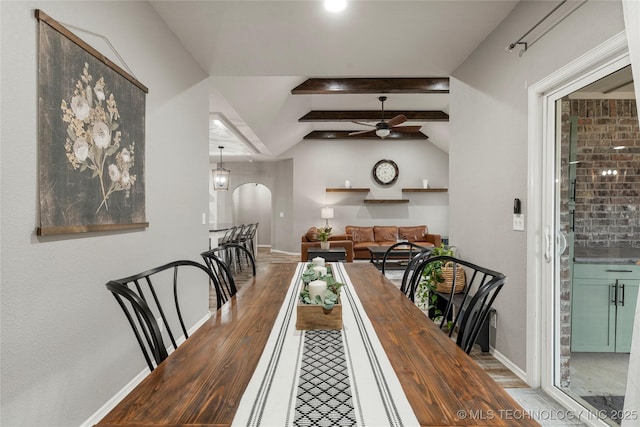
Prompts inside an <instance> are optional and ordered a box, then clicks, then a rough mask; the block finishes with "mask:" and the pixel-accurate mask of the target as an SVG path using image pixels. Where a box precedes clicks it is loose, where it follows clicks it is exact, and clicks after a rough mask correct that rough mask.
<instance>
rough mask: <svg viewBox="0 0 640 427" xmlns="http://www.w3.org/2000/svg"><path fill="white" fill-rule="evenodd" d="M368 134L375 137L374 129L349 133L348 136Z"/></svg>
mask: <svg viewBox="0 0 640 427" xmlns="http://www.w3.org/2000/svg"><path fill="white" fill-rule="evenodd" d="M368 133H370V134H372V135H375V133H376V131H375V129H371V130H369V129H367V130H360V131H357V132H349V136H355V135H365V134H368Z"/></svg>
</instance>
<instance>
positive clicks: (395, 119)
mask: <svg viewBox="0 0 640 427" xmlns="http://www.w3.org/2000/svg"><path fill="white" fill-rule="evenodd" d="M406 121H407V118H406V117H405V116H404V115H402V114H398V115H397V116H395V117H392V118H391V119H389V120H388V121H387V124H388V125H389V127H393V126H398V125H399V124H402V123H404V122H406Z"/></svg>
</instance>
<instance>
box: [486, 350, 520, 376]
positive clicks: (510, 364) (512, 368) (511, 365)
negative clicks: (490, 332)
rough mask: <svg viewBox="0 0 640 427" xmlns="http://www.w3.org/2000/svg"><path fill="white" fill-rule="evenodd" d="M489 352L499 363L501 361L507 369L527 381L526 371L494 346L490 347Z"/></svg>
mask: <svg viewBox="0 0 640 427" xmlns="http://www.w3.org/2000/svg"><path fill="white" fill-rule="evenodd" d="M491 354H492V355H493V357H495V358H496V360H498V361H499V362H500V363H502V364H503V365H504V366H505V367H506V368H507V369H509V370H510V371H511V372H513V373H514V374H516V375H517V376H518V377H519V378H520V379H521V380H522V381H524V382H527V373H526V372H525V371H523V370H522V369H520V368H519V367H518V366H516V365H515V364H514V363H513V362H512V361H511V360H509V359H508V358H507V357H505V355H504V354H502V353H500V352H499V351H498V350H496V349H495V348H493V347H491Z"/></svg>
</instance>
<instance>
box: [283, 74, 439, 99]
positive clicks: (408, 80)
mask: <svg viewBox="0 0 640 427" xmlns="http://www.w3.org/2000/svg"><path fill="white" fill-rule="evenodd" d="M291 93H292V94H293V95H314V94H353V93H449V78H448V77H425V78H420V77H415V78H414V77H401V78H345V79H335V78H333V79H328V78H311V79H307V80H306V81H304V82H303V83H301V84H300V85H298V86H297V87H295V88H294V89H292V90H291Z"/></svg>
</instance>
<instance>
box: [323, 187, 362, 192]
mask: <svg viewBox="0 0 640 427" xmlns="http://www.w3.org/2000/svg"><path fill="white" fill-rule="evenodd" d="M325 191H326V192H327V193H368V192H369V191H370V189H369V188H327V189H326V190H325Z"/></svg>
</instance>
